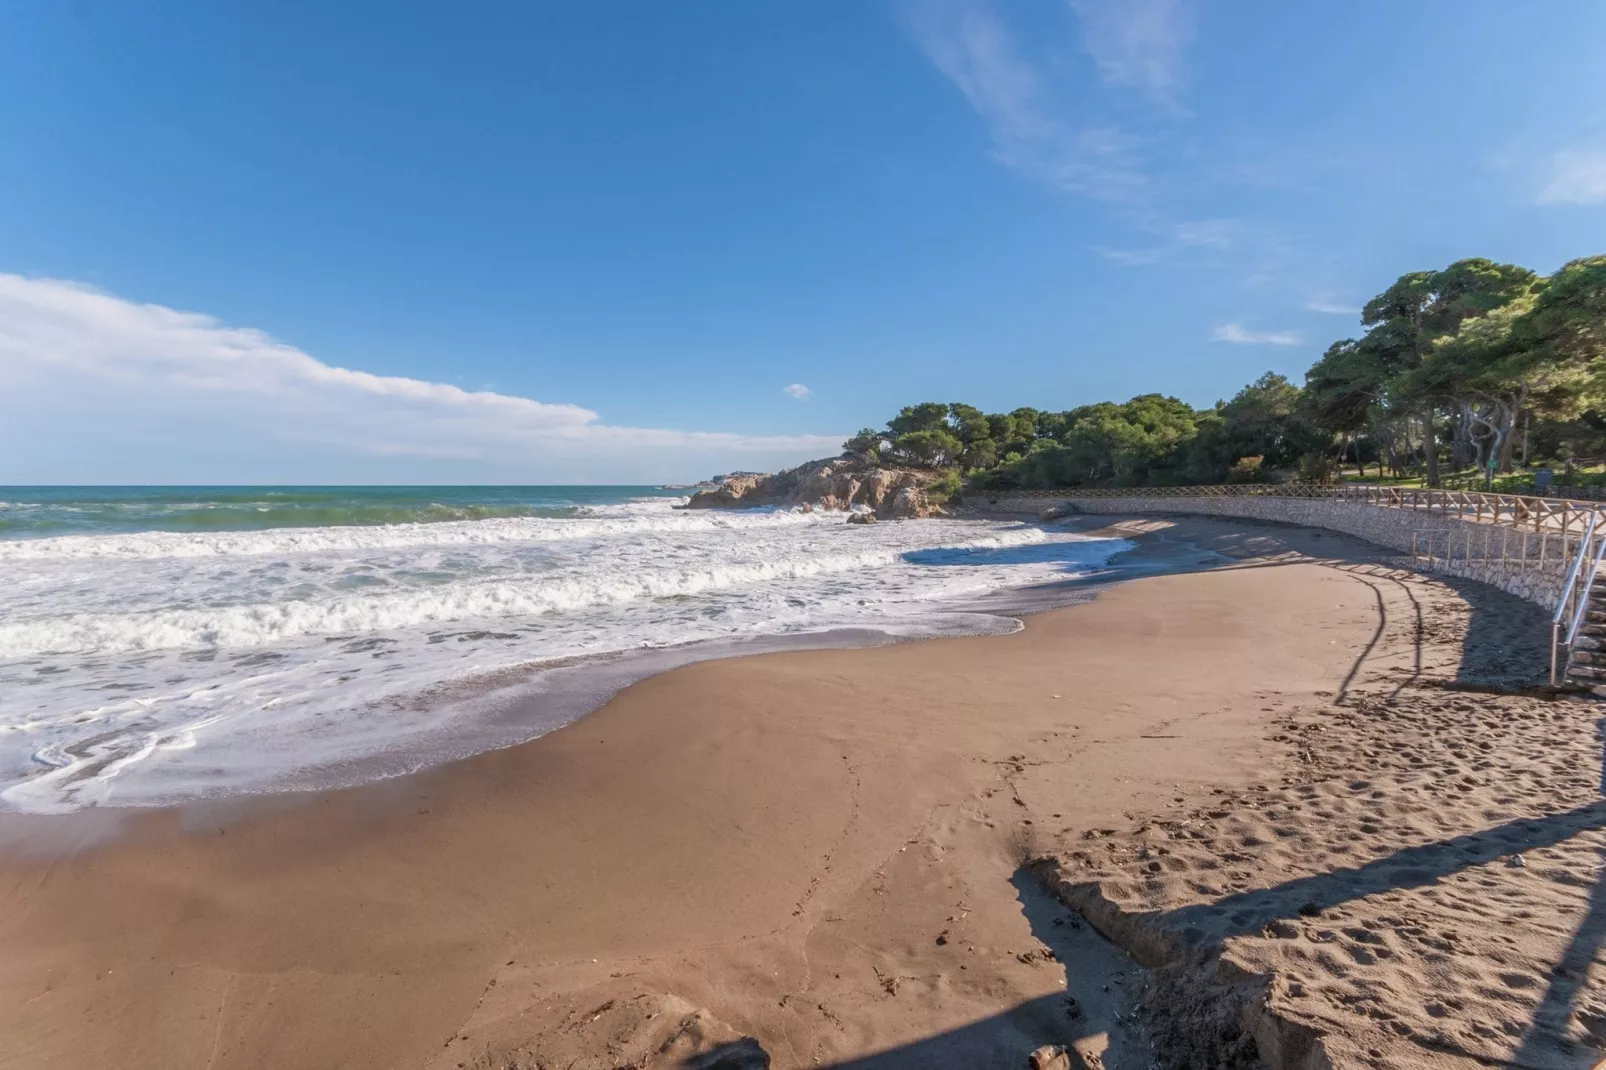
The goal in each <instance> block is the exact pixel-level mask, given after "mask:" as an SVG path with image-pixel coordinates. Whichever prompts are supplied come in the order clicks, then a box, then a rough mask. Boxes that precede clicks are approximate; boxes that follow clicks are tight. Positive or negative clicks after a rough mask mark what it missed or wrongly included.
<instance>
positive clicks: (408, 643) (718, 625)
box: [0, 487, 1127, 813]
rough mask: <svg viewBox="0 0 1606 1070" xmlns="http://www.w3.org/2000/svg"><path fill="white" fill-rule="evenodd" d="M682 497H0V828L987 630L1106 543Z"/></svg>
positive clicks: (297, 490)
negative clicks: (682, 678) (690, 679)
mask: <svg viewBox="0 0 1606 1070" xmlns="http://www.w3.org/2000/svg"><path fill="white" fill-rule="evenodd" d="M685 494H686V492H685V491H683V490H682V491H669V490H664V489H661V488H658V487H115V488H108V487H5V488H0V809H5V810H18V811H24V812H35V813H59V812H62V811H67V810H75V809H80V808H83V807H86V806H106V805H111V806H137V805H150V804H155V803H163V802H175V801H182V800H186V799H194V798H200V797H214V796H219V795H228V794H233V793H238V792H260V791H274V790H283V789H286V788H291V787H294V788H308V787H325V786H332V785H334V784H339V783H355V782H358V781H360V780H364V779H370V778H373V777H378V776H388V775H394V774H396V773H399V772H406V771H408V770H411V769H417V768H421V767H423V766H426V765H429V764H432V763H435V762H440V761H446V760H449V759H451V758H454V757H460V756H463V755H466V754H472V753H475V752H477V751H481V750H485V749H487V748H490V747H496V746H505V745H508V744H510V743H516V742H520V741H522V740H526V739H531V738H533V737H535V736H538V735H540V734H541V733H542V732H546V731H550V730H551V729H553V728H555V727H557V726H559V725H561V724H563V723H566V722H567V721H569V720H572V719H573V718H574V717H576V716H579V715H581V714H583V713H584V712H585V711H586V710H588V709H591V708H593V707H594V706H595V705H596V703H598V702H600V701H602V700H603V699H604V698H605V697H606V695H607V694H608V693H609V692H610V689H611V688H613V687H616V686H620V681H624V680H628V679H633V678H637V677H639V675H641V674H642V673H644V672H647V671H655V670H653V669H652V668H651V666H658V667H663V666H665V665H668V664H676V663H681V662H683V661H685V660H693V659H695V658H697V657H700V656H714V653H713V652H722V653H735V652H740V651H743V650H750V649H754V646H753V644H755V643H760V644H767V648H775V647H777V645H779V646H786V645H788V644H792V643H807V642H814V641H816V640H817V639H818V638H819V637H821V636H824V635H826V634H828V633H840V632H842V631H844V630H849V631H853V632H854V633H855V634H856V635H860V634H865V633H868V634H873V635H875V636H879V637H881V638H886V637H914V636H930V635H951V634H965V633H975V632H978V631H1000V630H1005V631H1007V630H1009V629H1011V628H1013V627H1015V626H1016V624H1015V622H1014V621H1012V620H1009V619H1006V618H1002V617H999V616H997V615H996V614H993V613H990V612H986V611H977V610H970V609H965V608H964V604H965V603H966V602H967V600H973V599H976V598H978V597H979V596H983V595H988V594H990V593H992V592H996V591H1000V590H1003V589H1007V588H1013V587H1022V586H1028V585H1033V584H1043V583H1048V582H1051V581H1055V580H1061V579H1065V578H1067V577H1070V576H1077V575H1083V574H1086V573H1088V572H1090V571H1094V570H1098V569H1100V568H1102V567H1103V566H1104V565H1105V563H1106V562H1107V561H1109V559H1110V558H1111V556H1112V555H1113V554H1115V553H1117V552H1118V551H1120V550H1121V549H1123V548H1125V547H1126V545H1127V544H1126V543H1124V542H1122V541H1120V540H1115V539H1096V538H1089V537H1086V536H1082V535H1078V534H1076V533H1075V532H1073V531H1069V530H1065V529H1060V528H1054V527H1052V526H1043V525H1037V524H1022V523H1016V522H1012V521H996V520H959V519H942V520H938V519H932V520H919V521H908V522H903V523H884V524H875V525H860V524H848V523H846V518H845V517H844V516H843V515H842V514H841V513H829V512H825V511H819V510H815V511H809V512H802V511H798V512H793V511H790V510H780V509H755V510H706V509H697V510H684V509H676V508H674V506H676V505H678V504H680V503H681V502H683V501H684V500H685ZM855 641H860V640H858V639H855Z"/></svg>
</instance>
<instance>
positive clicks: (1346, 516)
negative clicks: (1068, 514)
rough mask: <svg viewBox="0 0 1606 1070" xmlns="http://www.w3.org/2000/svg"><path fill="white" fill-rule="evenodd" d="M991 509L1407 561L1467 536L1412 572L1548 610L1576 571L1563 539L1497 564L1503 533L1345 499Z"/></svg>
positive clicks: (1069, 501) (1149, 500)
mask: <svg viewBox="0 0 1606 1070" xmlns="http://www.w3.org/2000/svg"><path fill="white" fill-rule="evenodd" d="M984 500H985V499H984ZM973 504H980V503H973ZM988 505H989V507H990V508H992V509H996V510H998V511H1000V512H1006V513H1031V514H1033V515H1034V516H1035V515H1040V514H1042V512H1043V511H1044V510H1045V509H1050V508H1052V507H1054V506H1056V505H1068V506H1070V507H1071V508H1073V509H1075V510H1076V511H1077V512H1080V513H1099V514H1124V515H1132V514H1171V515H1188V516H1217V517H1239V518H1244V519H1250V520H1268V521H1273V522H1276V523H1283V524H1299V525H1302V526H1305V527H1315V528H1326V529H1328V530H1329V531H1338V532H1343V533H1344V534H1346V535H1354V536H1356V537H1357V538H1361V539H1365V540H1366V541H1367V542H1372V543H1376V544H1377V545H1379V546H1385V547H1388V548H1390V549H1393V550H1400V551H1403V552H1405V553H1410V552H1411V551H1412V539H1413V535H1415V533H1417V532H1425V531H1432V532H1450V533H1453V534H1452V539H1453V541H1455V542H1456V544H1457V545H1459V544H1460V541H1461V539H1462V537H1463V536H1465V535H1467V534H1470V535H1471V536H1472V539H1473V547H1474V551H1473V553H1472V554H1471V555H1469V556H1466V557H1460V558H1455V559H1453V560H1446V559H1444V558H1437V559H1435V560H1433V561H1431V562H1429V561H1426V560H1418V561H1417V562H1415V565H1416V566H1417V567H1421V568H1427V569H1431V570H1432V571H1435V572H1443V573H1446V574H1448V575H1453V576H1460V577H1462V578H1464V579H1469V580H1478V581H1480V582H1482V583H1487V584H1490V585H1492V586H1495V587H1498V588H1500V589H1501V590H1502V591H1506V592H1508V593H1510V594H1514V595H1516V596H1517V597H1519V598H1523V599H1526V600H1527V601H1529V602H1534V603H1537V604H1538V605H1540V606H1543V607H1544V608H1546V609H1554V608H1555V607H1556V602H1557V600H1558V599H1560V597H1561V589H1562V586H1563V585H1564V584H1565V582H1566V579H1567V576H1566V570H1567V568H1568V566H1569V565H1570V564H1571V562H1570V561H1568V560H1567V558H1566V551H1565V548H1564V547H1563V546H1562V545H1561V542H1562V540H1561V537H1560V536H1552V537H1551V539H1550V540H1549V545H1548V546H1547V549H1548V551H1549V553H1548V554H1547V555H1546V559H1545V562H1544V564H1543V565H1540V564H1539V563H1538V562H1536V561H1528V562H1522V561H1516V560H1499V559H1497V555H1494V554H1491V556H1490V557H1487V558H1486V557H1484V556H1482V555H1481V553H1480V552H1479V550H1478V549H1477V548H1478V547H1479V546H1481V545H1482V540H1483V539H1484V538H1485V536H1486V535H1487V534H1489V533H1491V532H1492V533H1493V545H1495V546H1498V545H1499V532H1501V530H1502V527H1503V526H1502V525H1496V524H1487V523H1477V522H1474V521H1470V520H1461V519H1458V518H1456V517H1450V516H1444V515H1442V514H1439V513H1432V512H1428V511H1426V510H1422V509H1395V508H1390V507H1388V506H1381V505H1367V504H1363V503H1361V502H1354V501H1345V500H1342V499H1336V500H1335V499H1323V498H1274V497H1269V496H1255V497H1242V498H1234V497H1220V498H1194V497H1187V498H1184V497H1176V498H1163V497H1141V498H1140V497H1132V498H1105V497H1097V498H1079V497H1075V496H1073V495H1067V496H1066V497H1064V498H1007V497H999V498H997V499H993V500H988ZM1507 530H1509V529H1507Z"/></svg>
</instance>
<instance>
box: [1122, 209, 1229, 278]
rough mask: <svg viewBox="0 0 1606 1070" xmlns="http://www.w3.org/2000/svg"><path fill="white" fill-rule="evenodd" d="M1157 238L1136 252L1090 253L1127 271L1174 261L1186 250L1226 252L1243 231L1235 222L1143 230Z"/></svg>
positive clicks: (1187, 223) (1195, 222) (1211, 221)
mask: <svg viewBox="0 0 1606 1070" xmlns="http://www.w3.org/2000/svg"><path fill="white" fill-rule="evenodd" d="M1144 229H1145V230H1147V231H1148V232H1149V233H1150V234H1153V235H1156V236H1157V237H1158V238H1160V239H1161V240H1160V242H1159V243H1158V244H1155V245H1151V246H1145V247H1140V248H1136V249H1112V248H1110V247H1109V246H1104V245H1095V246H1093V251H1094V252H1096V253H1098V254H1099V255H1100V256H1102V257H1104V258H1105V259H1106V260H1111V261H1114V262H1115V263H1117V264H1122V265H1125V266H1127V267H1141V266H1144V265H1148V264H1158V263H1161V262H1162V261H1167V260H1173V259H1176V258H1177V257H1178V256H1179V255H1181V254H1182V253H1185V252H1187V251H1188V250H1190V249H1212V250H1226V249H1230V248H1233V247H1234V246H1236V245H1238V244H1239V243H1240V242H1241V240H1242V236H1243V232H1244V228H1243V225H1242V224H1241V223H1239V222H1238V221H1237V220H1235V219H1195V220H1186V221H1183V222H1181V223H1169V224H1165V225H1152V226H1149V227H1146V228H1144Z"/></svg>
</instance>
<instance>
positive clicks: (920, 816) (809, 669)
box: [0, 518, 1606, 1070]
mask: <svg viewBox="0 0 1606 1070" xmlns="http://www.w3.org/2000/svg"><path fill="white" fill-rule="evenodd" d="M1105 523H1106V521H1104V520H1100V521H1098V522H1096V524H1095V522H1094V521H1093V520H1092V519H1091V518H1089V519H1087V520H1084V521H1083V524H1084V528H1085V530H1088V531H1090V532H1091V531H1094V530H1096V526H1097V525H1103V524H1105ZM1114 527H1115V529H1116V530H1115V532H1114V533H1118V534H1121V535H1123V536H1126V537H1131V538H1136V539H1137V540H1138V541H1139V543H1140V549H1139V550H1138V551H1136V552H1135V554H1134V555H1133V558H1134V559H1135V560H1136V561H1137V562H1139V563H1143V562H1147V563H1149V564H1150V565H1152V566H1153V567H1154V569H1155V570H1156V572H1157V574H1147V575H1139V576H1138V577H1137V578H1134V579H1130V580H1127V581H1124V582H1118V583H1110V584H1107V585H1104V586H1102V587H1101V588H1099V590H1098V593H1097V597H1096V598H1095V599H1093V600H1091V601H1089V602H1086V603H1084V604H1078V605H1073V606H1069V607H1066V608H1063V609H1058V610H1053V611H1050V612H1045V613H1041V614H1037V615H1034V616H1031V617H1029V618H1027V619H1026V627H1025V628H1024V630H1023V631H1020V632H1018V633H1016V634H1012V635H1006V636H991V637H975V638H955V639H940V640H931V641H924V642H916V643H905V644H898V645H892V646H884V647H877V648H871V649H863V650H847V651H807V652H795V653H780V654H765V655H759V656H753V657H746V658H736V659H729V660H723V661H717V662H706V663H701V664H696V665H691V666H687V667H684V668H680V669H676V670H673V671H671V672H667V673H664V674H662V675H659V676H656V677H653V678H651V679H648V680H646V681H643V682H641V683H639V684H636V685H634V686H632V687H630V688H629V689H627V690H626V691H624V692H622V693H621V694H619V695H618V696H617V697H615V698H614V699H613V700H612V701H610V702H608V703H607V704H606V705H605V706H603V707H602V708H601V709H599V710H598V711H596V712H595V713H593V714H591V715H589V716H587V717H585V718H584V719H582V720H581V721H579V722H578V723H575V724H573V725H571V726H569V727H567V728H564V729H561V730H559V731H557V732H554V733H552V734H550V735H548V736H545V737H542V738H540V739H537V740H535V741H533V742H530V743H527V744H523V745H520V746H517V747H512V748H509V749H506V750H500V751H495V752H491V753H487V754H482V755H479V756H477V757H474V758H470V759H467V760H464V761H460V762H457V763H454V764H451V765H448V766H444V767H441V768H438V769H435V770H433V771H430V772H427V773H423V774H419V775H415V776H411V777H406V778H402V779H397V780H392V781H387V782H382V783H376V784H372V785H368V786H365V787H360V788H353V789H347V790H342V791H336V792H329V793H323V794H319V795H314V796H294V797H280V798H269V799H265V800H261V801H258V802H254V803H250V804H247V803H236V804H229V805H219V806H213V807H206V808H194V809H190V810H186V811H153V812H146V813H138V814H135V815H134V816H132V817H131V818H129V819H128V820H126V821H124V822H123V823H122V825H121V827H120V828H119V829H117V830H116V833H115V834H114V835H110V836H108V835H107V833H106V830H105V828H104V827H103V823H97V822H95V821H93V820H91V818H92V817H93V815H92V814H91V815H88V816H87V817H86V816H84V815H78V816H70V817H65V818H59V819H56V818H30V819H22V818H17V819H14V820H13V821H11V822H9V823H8V825H7V829H6V833H7V839H6V843H7V845H8V846H7V847H6V848H5V858H4V860H3V861H0V903H3V909H0V952H3V953H0V1066H4V1067H18V1068H23V1067H26V1068H29V1070H37V1068H77V1067H106V1066H116V1067H126V1068H145V1067H149V1068H191V1067H193V1068H202V1067H206V1068H214V1067H215V1068H222V1067H231V1068H234V1067H239V1068H246V1067H261V1068H264V1070H266V1068H273V1070H289V1068H321V1067H409V1068H430V1070H436V1068H441V1070H446V1068H456V1067H477V1068H491V1067H496V1068H505V1067H521V1068H522V1067H572V1068H576V1070H583V1068H611V1067H621V1066H631V1067H646V1066H654V1067H656V1066H679V1065H703V1066H713V1065H724V1066H732V1067H735V1066H747V1065H753V1066H757V1065H763V1063H762V1060H761V1058H760V1056H759V1055H758V1051H759V1050H760V1049H762V1051H763V1052H764V1053H766V1055H767V1058H768V1060H769V1065H773V1066H777V1067H808V1066H853V1067H865V1068H874V1070H884V1068H892V1067H917V1066H918V1067H929V1066H946V1067H988V1066H1000V1067H1006V1066H1007V1067H1024V1066H1026V1065H1027V1057H1028V1054H1029V1053H1030V1052H1032V1051H1033V1050H1035V1049H1037V1048H1039V1047H1040V1046H1042V1045H1047V1044H1059V1045H1069V1044H1072V1042H1076V1041H1080V1042H1082V1046H1083V1047H1084V1048H1088V1049H1089V1050H1090V1051H1093V1050H1094V1049H1097V1054H1091V1055H1089V1056H1087V1057H1086V1058H1087V1060H1091V1061H1087V1062H1086V1064H1087V1065H1092V1063H1093V1062H1097V1061H1100V1060H1102V1062H1103V1063H1104V1064H1105V1065H1107V1066H1109V1067H1112V1068H1115V1067H1147V1066H1149V1065H1152V1064H1153V1062H1154V1061H1155V1060H1156V1059H1171V1058H1174V1057H1175V1056H1176V1054H1177V1052H1179V1051H1193V1052H1195V1054H1196V1056H1197V1057H1198V1058H1200V1059H1208V1060H1213V1061H1210V1062H1203V1063H1201V1065H1231V1066H1235V1065H1243V1066H1253V1065H1257V1064H1256V1063H1255V1062H1254V1061H1253V1057H1254V1056H1253V1050H1252V1049H1253V1044H1252V1043H1249V1045H1248V1047H1246V1046H1245V1045H1246V1041H1245V1037H1246V1036H1247V1035H1248V1034H1246V1032H1245V1028H1246V1027H1245V1026H1244V1025H1243V1021H1244V1019H1243V1015H1242V1005H1243V1003H1244V1001H1245V1000H1246V999H1249V998H1250V997H1249V996H1246V995H1245V994H1244V993H1245V992H1250V993H1251V995H1253V998H1254V999H1257V1000H1260V1001H1261V1002H1262V1003H1264V1004H1265V1005H1266V1006H1267V1007H1270V1010H1269V1011H1266V1012H1265V1015H1264V1016H1263V1017H1267V1020H1268V1021H1269V1020H1271V1019H1272V1018H1275V1022H1274V1023H1273V1025H1271V1026H1267V1027H1266V1028H1267V1030H1269V1031H1268V1032H1267V1033H1266V1036H1268V1037H1270V1036H1272V1035H1273V1034H1276V1035H1277V1036H1282V1035H1283V1034H1281V1033H1276V1030H1278V1029H1284V1030H1285V1031H1286V1032H1287V1036H1289V1037H1304V1038H1305V1040H1304V1041H1296V1040H1290V1041H1288V1043H1290V1044H1296V1043H1307V1044H1308V1043H1309V1042H1310V1038H1312V1037H1317V1036H1320V1037H1325V1038H1330V1039H1331V1043H1330V1044H1329V1045H1328V1047H1329V1048H1330V1050H1331V1051H1332V1052H1336V1053H1338V1055H1335V1056H1334V1058H1340V1057H1341V1058H1342V1059H1343V1060H1348V1061H1346V1062H1343V1065H1356V1066H1380V1067H1381V1066H1416V1065H1423V1066H1428V1065H1432V1066H1439V1065H1442V1066H1455V1067H1461V1066H1466V1067H1471V1066H1490V1065H1521V1066H1531V1067H1541V1068H1547V1070H1548V1068H1552V1067H1556V1068H1561V1067H1567V1068H1570V1067H1588V1066H1593V1065H1594V1063H1595V1062H1596V1061H1598V1060H1599V1058H1600V1051H1599V1050H1598V1049H1599V1048H1600V1047H1601V1046H1603V1045H1606V1000H1603V999H1602V997H1601V996H1600V994H1599V983H1598V980H1597V984H1596V985H1595V986H1594V988H1593V989H1591V987H1590V985H1589V984H1588V979H1589V971H1590V970H1591V968H1593V969H1595V970H1596V971H1597V978H1598V971H1599V969H1600V968H1601V950H1600V948H1601V943H1602V933H1603V932H1606V906H1603V902H1606V900H1603V896H1606V892H1603V891H1602V888H1603V886H1606V882H1603V881H1602V880H1601V876H1600V872H1599V870H1600V865H1601V861H1602V859H1601V851H1602V850H1603V849H1606V835H1603V832H1602V829H1603V828H1606V811H1602V810H1601V809H1600V805H1599V803H1598V799H1599V789H1600V775H1601V768H1600V760H1601V744H1600V741H1599V738H1598V735H1597V732H1596V727H1595V726H1596V721H1597V719H1598V716H1599V715H1598V713H1597V712H1596V711H1597V709H1598V707H1597V706H1596V705H1594V704H1592V703H1587V702H1584V701H1581V700H1578V699H1572V698H1560V699H1553V698H1549V697H1541V696H1539V695H1536V694H1534V693H1530V692H1526V691H1524V690H1523V689H1522V688H1523V685H1526V684H1529V683H1532V682H1533V681H1534V680H1535V679H1536V678H1537V675H1538V674H1539V673H1540V672H1541V671H1542V668H1543V665H1544V653H1543V651H1544V646H1543V641H1544V639H1545V630H1544V629H1545V626H1546V622H1545V620H1544V618H1543V614H1541V613H1540V611H1538V610H1537V609H1535V608H1533V607H1531V606H1527V605H1525V604H1524V603H1521V602H1519V601H1517V600H1516V599H1514V598H1511V597H1510V596H1507V595H1503V594H1500V593H1499V592H1496V591H1494V590H1492V589H1489V588H1484V587H1481V586H1479V585H1476V584H1470V583H1460V582H1457V583H1455V584H1454V585H1451V584H1447V583H1445V582H1441V581H1439V580H1435V579H1431V578H1428V577H1423V576H1420V575H1416V574H1412V573H1408V572H1403V571H1400V570H1399V569H1398V568H1396V567H1395V565H1394V564H1393V563H1392V562H1391V561H1390V560H1389V559H1387V558H1386V557H1385V555H1384V552H1383V551H1381V550H1378V549H1377V548H1375V547H1371V546H1368V545H1366V544H1363V543H1360V542H1357V541H1354V540H1349V539H1347V538H1344V537H1341V536H1337V535H1334V534H1331V533H1323V532H1317V531H1311V530H1305V529H1297V528H1289V527H1273V526H1264V527H1256V526H1250V525H1226V524H1221V523H1214V522H1209V521H1204V520H1190V521H1156V520H1145V521H1125V522H1119V523H1117V524H1115V525H1114ZM45 845H48V848H49V849H46V846H45ZM1519 853H1520V854H1523V855H1524V856H1525V859H1524V861H1523V863H1521V864H1516V863H1512V862H1511V857H1512V856H1513V855H1515V854H1519ZM1341 872H1342V873H1348V874H1354V875H1355V876H1354V877H1353V879H1352V880H1351V879H1350V878H1347V877H1346V878H1343V880H1341V882H1340V883H1343V881H1348V883H1344V891H1343V894H1340V893H1339V892H1337V891H1334V886H1333V885H1332V883H1331V881H1328V882H1327V883H1324V880H1325V878H1326V877H1329V876H1331V875H1332V874H1335V873H1341ZM1067 904H1069V905H1067ZM1073 907H1074V908H1075V909H1073ZM1099 929H1102V930H1103V931H1104V934H1105V935H1102V936H1101V935H1100V934H1099V932H1098V931H1097V930H1099ZM1106 936H1110V937H1113V938H1114V939H1113V940H1110V939H1106V938H1105V937H1106ZM1435 956H1436V957H1435ZM1224 964H1227V965H1224ZM1201 971H1209V972H1208V976H1205V975H1204V974H1202V973H1201ZM1201 978H1202V979H1201ZM1255 985H1260V986H1261V988H1255V987H1254V986H1255ZM1167 986H1170V987H1167ZM1212 986H1215V987H1214V989H1212ZM1245 986H1247V987H1245ZM1218 990H1219V991H1218ZM1263 990H1264V991H1263ZM1254 993H1259V994H1258V995H1254ZM1267 993H1269V995H1268V994H1267ZM1257 1005H1258V1004H1257ZM1221 1008H1225V1010H1222V1009H1221ZM1212 1014H1214V1015H1216V1018H1217V1019H1220V1020H1216V1019H1213V1018H1212V1017H1211V1016H1212ZM1278 1023H1282V1024H1278ZM1289 1023H1291V1024H1289ZM1296 1027H1297V1028H1296ZM1300 1030H1304V1032H1300ZM1263 1044H1264V1041H1263ZM1190 1045H1191V1047H1190ZM1207 1052H1208V1055H1207V1054H1205V1053H1207ZM710 1053H712V1055H711V1054H710ZM1262 1054H1263V1055H1265V1054H1266V1053H1265V1052H1262ZM1296 1054H1297V1053H1296ZM1077 1057H1078V1058H1082V1056H1077ZM1289 1057H1290V1058H1293V1057H1294V1056H1293V1055H1292V1054H1291V1055H1290V1056H1289ZM720 1059H723V1060H724V1061H723V1062H721V1061H719V1060H720ZM698 1060H701V1061H698ZM1286 1065H1296V1064H1295V1063H1294V1062H1288V1063H1286ZM1300 1065H1303V1064H1300Z"/></svg>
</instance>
